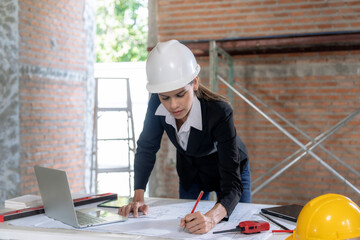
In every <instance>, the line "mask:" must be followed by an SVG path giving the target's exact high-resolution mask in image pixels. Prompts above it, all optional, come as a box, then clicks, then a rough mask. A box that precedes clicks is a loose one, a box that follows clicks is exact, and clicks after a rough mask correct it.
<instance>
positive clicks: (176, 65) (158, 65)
mask: <svg viewBox="0 0 360 240" xmlns="http://www.w3.org/2000/svg"><path fill="white" fill-rule="evenodd" d="M199 72H200V65H199V64H197V62H196V59H195V56H194V54H193V53H192V52H191V51H190V49H189V48H187V47H186V46H185V45H183V44H181V43H180V42H179V41H177V40H170V41H167V42H159V43H158V44H157V45H156V46H155V48H154V49H153V50H151V52H150V53H149V56H148V59H147V60H146V75H147V81H148V83H147V85H146V88H147V90H148V91H149V92H150V93H161V92H169V91H173V90H176V89H179V88H182V87H184V86H186V85H187V84H188V83H190V82H191V81H192V80H194V79H195V78H196V76H197V75H198V74H199Z"/></svg>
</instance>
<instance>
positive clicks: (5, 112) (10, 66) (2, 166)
mask: <svg viewBox="0 0 360 240" xmlns="http://www.w3.org/2000/svg"><path fill="white" fill-rule="evenodd" d="M18 15H19V2H18V1H17V0H0V204H1V203H2V202H3V201H4V200H5V199H8V198H12V197H15V196H18V195H20V194H21V184H23V183H20V179H21V174H20V172H21V171H20V164H21V161H22V160H21V159H22V156H21V141H20V127H21V122H20V104H21V103H20V100H19V99H20V90H19V89H20V84H21V77H20V76H32V77H39V78H47V79H54V78H60V77H61V79H63V80H66V79H72V80H74V79H77V80H79V81H86V104H85V105H86V106H85V107H86V110H85V111H84V112H85V116H84V118H85V127H84V130H83V133H84V136H85V137H84V139H85V143H84V148H85V163H86V173H85V189H84V192H90V190H91V189H90V187H89V186H90V165H91V159H92V138H93V137H92V136H93V112H94V99H95V82H94V78H93V76H94V63H95V47H94V39H95V0H86V1H85V5H84V9H83V16H82V17H83V20H84V22H85V26H84V27H85V32H86V46H85V47H86V59H87V62H86V73H85V74H84V73H80V72H76V71H66V70H57V69H54V68H44V67H38V66H32V65H27V64H21V62H20V58H19V44H20V36H19V17H18Z"/></svg>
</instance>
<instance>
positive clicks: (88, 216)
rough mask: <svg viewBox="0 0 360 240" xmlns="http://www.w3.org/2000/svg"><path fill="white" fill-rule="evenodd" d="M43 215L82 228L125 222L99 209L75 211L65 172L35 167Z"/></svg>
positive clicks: (120, 217) (118, 216)
mask: <svg viewBox="0 0 360 240" xmlns="http://www.w3.org/2000/svg"><path fill="white" fill-rule="evenodd" d="M34 169H35V175H36V178H37V181H38V184H39V189H40V194H41V198H42V201H43V204H44V209H45V214H46V215H47V216H48V217H50V218H53V219H55V220H58V221H61V222H63V223H65V224H67V225H70V226H73V227H76V228H84V227H90V226H95V225H101V224H108V223H113V222H121V221H125V220H127V218H126V217H123V216H120V215H118V214H115V213H111V212H108V211H104V210H102V209H100V208H86V209H80V210H75V208H74V202H73V199H72V197H71V192H70V187H69V183H68V179H67V175H66V172H65V171H61V170H56V169H52V168H45V167H41V166H35V167H34Z"/></svg>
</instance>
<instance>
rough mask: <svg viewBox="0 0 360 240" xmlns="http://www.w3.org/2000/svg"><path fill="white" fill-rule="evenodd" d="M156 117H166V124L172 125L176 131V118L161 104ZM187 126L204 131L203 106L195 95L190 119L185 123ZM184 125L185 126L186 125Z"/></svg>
mask: <svg viewBox="0 0 360 240" xmlns="http://www.w3.org/2000/svg"><path fill="white" fill-rule="evenodd" d="M155 115H157V116H165V122H166V123H167V124H170V125H172V126H173V127H174V128H175V129H177V127H176V121H175V118H174V117H173V116H172V115H171V114H170V113H169V112H168V110H166V108H165V107H164V105H163V104H162V103H161V104H160V105H159V107H158V108H157V109H156V112H155ZM185 123H186V125H188V126H189V127H193V128H196V129H198V130H200V131H202V114H201V104H200V101H199V99H198V98H197V97H196V95H194V100H193V103H192V106H191V109H190V113H189V116H188V118H187V119H186V121H185ZM185 123H184V125H185Z"/></svg>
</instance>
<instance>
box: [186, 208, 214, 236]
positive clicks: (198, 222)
mask: <svg viewBox="0 0 360 240" xmlns="http://www.w3.org/2000/svg"><path fill="white" fill-rule="evenodd" d="M215 225H216V222H215V221H214V219H213V218H211V217H208V216H206V214H205V215H204V214H202V213H201V212H195V213H190V214H188V215H186V216H185V217H184V218H182V219H181V222H180V227H184V228H186V229H188V230H189V232H190V233H195V234H203V233H207V232H208V231H210V230H211V229H212V228H213V227H215Z"/></svg>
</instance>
